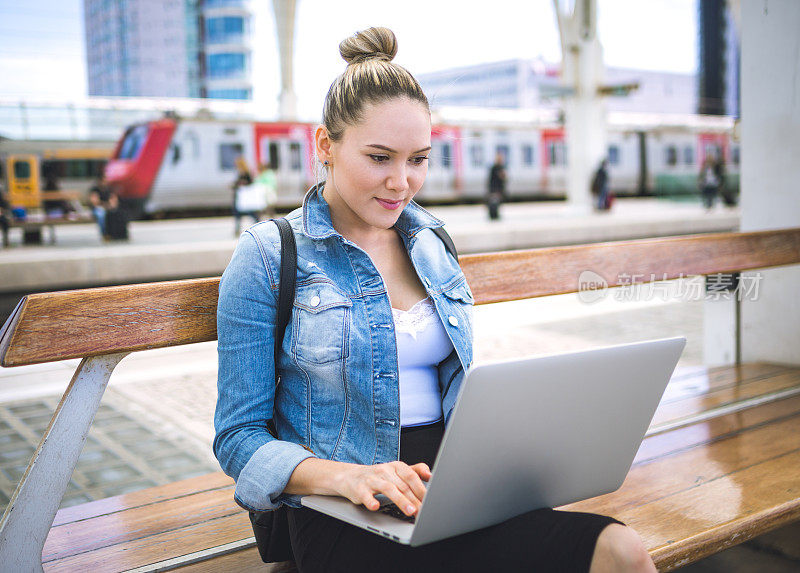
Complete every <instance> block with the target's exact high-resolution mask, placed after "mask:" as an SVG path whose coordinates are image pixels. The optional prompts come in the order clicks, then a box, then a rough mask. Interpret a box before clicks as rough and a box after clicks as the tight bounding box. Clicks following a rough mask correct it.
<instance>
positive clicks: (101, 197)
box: [89, 178, 111, 238]
mask: <svg viewBox="0 0 800 573" xmlns="http://www.w3.org/2000/svg"><path fill="white" fill-rule="evenodd" d="M110 199H111V192H110V191H109V189H108V185H106V184H105V181H103V179H102V178H100V179H97V180H96V181H95V182H94V184H93V185H92V186H91V187H90V188H89V205H90V206H91V207H92V215H94V220H95V221H97V227H98V228H99V229H100V236H101V237H103V238H105V236H106V210H107V209H108V206H109V204H108V203H109V200H110Z"/></svg>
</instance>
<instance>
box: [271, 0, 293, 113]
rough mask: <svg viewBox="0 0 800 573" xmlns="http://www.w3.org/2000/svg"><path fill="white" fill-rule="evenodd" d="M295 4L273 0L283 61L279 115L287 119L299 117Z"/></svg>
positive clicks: (279, 53) (284, 0)
mask: <svg viewBox="0 0 800 573" xmlns="http://www.w3.org/2000/svg"><path fill="white" fill-rule="evenodd" d="M295 4H296V2H295V0H272V8H273V10H274V12H275V28H276V29H277V32H278V56H279V58H280V62H281V93H280V95H279V96H278V117H279V118H280V119H285V120H296V119H297V94H295V92H294V27H295V26H294V25H295Z"/></svg>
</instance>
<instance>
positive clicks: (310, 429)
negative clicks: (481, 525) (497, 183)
mask: <svg viewBox="0 0 800 573" xmlns="http://www.w3.org/2000/svg"><path fill="white" fill-rule="evenodd" d="M339 49H340V52H341V54H342V57H343V58H344V59H345V60H346V61H347V62H348V66H347V69H346V70H345V72H344V73H343V74H342V75H341V76H340V77H339V78H337V79H336V80H335V81H334V83H333V85H332V86H331V88H330V90H329V92H328V95H327V98H326V101H325V108H324V111H323V116H324V117H323V124H322V125H321V126H320V127H319V128H318V129H317V131H316V136H315V138H316V155H317V158H318V159H319V161H320V162H321V163H322V164H323V165H324V169H325V171H326V180H325V183H324V185H317V186H315V187H314V188H312V189H311V190H310V191H309V193H308V194H307V195H306V197H305V199H304V202H303V206H302V208H301V209H298V210H296V211H295V212H293V213H291V214H290V215H289V216H288V217H287V218H288V220H289V222H290V223H291V226H292V228H293V230H294V233H295V236H296V240H297V290H296V295H295V304H294V308H293V313H292V314H293V316H292V321H291V322H290V326H289V328H287V333H286V336H285V337H284V340H283V342H282V352H281V355H280V358H279V360H278V364H277V365H275V364H273V358H272V356H273V354H272V353H273V342H274V341H273V338H272V336H273V335H272V329H273V325H274V320H275V308H276V301H277V289H278V284H279V283H278V279H279V261H280V247H279V241H278V232H277V230H276V227H275V225H274V224H273V223H269V222H265V223H261V224H258V225H255V226H253V227H251V228H250V229H248V230H247V231H246V232H245V233H244V234H243V235H242V237H241V239H240V241H239V245H238V246H237V248H236V252H235V253H234V256H233V258H232V260H231V263H230V265H229V266H228V268H227V270H226V271H225V274H224V275H223V278H222V281H221V283H220V298H219V307H218V320H217V322H218V334H219V401H218V404H217V412H216V418H215V423H216V428H217V437H216V439H215V441H214V451H215V454H216V455H217V458H218V459H219V461H220V464H221V465H222V467H223V469H224V470H225V471H226V473H228V474H229V475H231V476H232V477H233V478H234V479H235V480H236V493H235V495H236V500H237V502H238V503H239V504H240V505H242V506H244V507H246V508H248V509H251V510H261V511H263V510H269V509H273V508H275V507H277V506H278V505H280V504H287V505H288V506H290V507H291V508H292V509H290V511H289V531H290V536H291V540H292V547H293V550H294V554H295V558H296V560H297V564H298V567H299V569H300V571H372V570H376V569H380V570H382V571H384V570H385V571H394V570H397V571H407V570H412V569H413V570H417V571H426V570H435V571H447V570H472V569H474V568H483V570H531V569H533V568H534V567H536V568H537V569H536V570H542V571H544V570H548V567H549V568H550V569H551V570H569V571H579V570H589V568H590V566H591V570H592V571H603V570H606V571H612V570H613V571H655V569H654V568H653V565H652V562H651V561H650V559H649V556H648V555H647V552H646V551H645V550H644V547H643V545H642V543H641V541H640V540H639V538H638V536H637V535H636V534H635V533H633V532H632V531H630V530H629V529H628V528H626V527H624V526H622V525H621V524H619V523H618V522H615V521H614V520H612V519H610V518H606V517H601V516H593V515H588V514H577V513H566V512H554V511H552V510H549V509H546V510H539V511H535V512H531V513H529V514H525V515H523V516H519V517H517V518H514V519H512V520H509V521H508V522H506V523H503V524H500V525H497V526H493V527H489V528H486V529H483V530H480V531H477V532H473V533H469V534H466V535H462V536H459V537H456V538H452V539H448V540H444V541H440V542H436V543H432V544H429V545H426V546H423V547H417V548H411V547H408V546H403V545H399V544H396V543H394V542H391V541H388V540H385V539H383V538H381V537H378V536H376V535H373V534H371V533H368V532H364V531H362V530H360V529H357V528H355V527H352V526H350V525H347V524H345V523H343V522H341V521H338V520H336V519H333V518H331V517H328V516H325V515H322V514H320V513H317V512H314V511H312V510H309V509H306V508H302V507H301V506H300V504H299V496H301V495H304V494H329V495H339V496H343V497H346V498H348V499H350V500H351V501H352V502H353V503H356V504H363V505H364V506H366V507H367V508H368V509H370V510H377V509H378V505H379V504H378V501H377V500H376V499H375V495H376V494H384V495H386V496H387V497H389V498H390V499H391V500H392V501H394V502H395V503H396V504H397V505H398V506H399V507H400V508H401V509H402V510H403V511H404V512H405V513H406V514H407V515H413V514H415V513H416V512H417V510H418V509H419V507H420V505H421V503H422V498H423V496H424V493H425V490H424V485H423V481H424V480H427V479H429V478H430V475H431V472H430V466H431V465H432V463H433V459H434V456H435V454H436V450H437V448H438V444H439V441H440V440H441V438H442V434H443V429H444V423H446V421H447V419H448V417H449V415H450V413H451V411H452V408H453V406H454V404H455V401H456V396H457V395H458V389H459V387H460V384H461V381H462V379H463V376H464V371H465V369H466V368H467V367H468V366H469V364H470V362H471V361H472V322H471V304H472V302H473V299H472V294H471V293H470V291H469V287H468V286H467V284H466V282H465V280H464V275H463V273H462V272H461V269H460V268H459V267H458V264H457V263H456V261H455V260H454V259H453V258H452V257H451V256H450V255H449V254H448V253H447V252H446V250H445V247H444V245H443V243H442V242H441V240H440V239H439V237H437V236H436V235H435V233H434V232H433V231H432V230H431V229H433V228H435V227H438V226H441V225H442V222H441V221H439V220H438V219H436V218H435V217H433V216H432V215H430V214H429V213H428V212H427V211H425V210H424V209H422V208H421V207H419V206H418V205H417V204H415V203H413V202H412V198H413V197H414V195H415V194H416V193H417V192H418V191H419V189H420V188H421V187H422V183H423V181H424V180H425V175H426V173H427V159H428V154H429V152H430V149H431V140H430V137H431V120H430V110H429V107H428V102H427V99H426V98H425V95H424V94H423V92H422V90H421V89H420V87H419V84H418V83H417V82H416V80H415V79H414V78H413V77H412V76H411V75H410V74H409V73H408V72H407V71H406V70H405V69H403V68H401V67H400V66H397V65H396V64H392V63H391V60H392V58H393V57H394V55H395V53H396V50H397V48H396V41H395V37H394V34H392V32H391V31H389V30H387V29H385V28H370V29H369V30H366V31H363V32H359V33H358V34H356V35H355V36H353V37H351V38H348V39H346V40H344V41H343V42H342V44H341V45H340V47H339ZM276 366H277V368H278V371H279V372H280V373H281V377H280V383H279V385H278V386H277V388H274V387H273V386H274V368H275V367H276ZM269 419H273V420H274V422H275V425H276V429H277V435H278V436H279V439H277V438H274V437H273V436H272V435H270V434H269V433H268V432H267V429H266V422H267V420H269ZM487 419H489V417H487ZM598 538H599V539H598ZM595 546H596V547H595Z"/></svg>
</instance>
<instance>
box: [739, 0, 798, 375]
mask: <svg viewBox="0 0 800 573" xmlns="http://www.w3.org/2000/svg"><path fill="white" fill-rule="evenodd" d="M741 10H742V16H741V22H742V59H741V62H742V70H741V82H742V84H741V85H742V144H741V154H742V155H741V156H742V165H741V206H742V230H743V231H757V230H765V229H778V228H786V227H800V163H798V158H800V34H798V30H800V2H798V1H797V0H769V2H767V1H760V2H755V1H748V2H742V3H741ZM745 277H746V280H748V281H749V282H748V285H749V286H750V287H753V286H757V287H758V292H757V293H755V294H756V296H755V300H749V298H748V297H744V300H743V301H742V332H741V337H742V339H741V340H742V359H743V360H744V361H755V360H768V361H777V362H783V363H789V364H796V365H800V296H799V295H800V268H798V266H797V265H794V266H791V267H785V268H778V269H771V270H764V271H760V272H755V273H746V274H745Z"/></svg>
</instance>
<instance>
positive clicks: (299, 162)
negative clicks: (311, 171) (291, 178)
mask: <svg viewBox="0 0 800 573" xmlns="http://www.w3.org/2000/svg"><path fill="white" fill-rule="evenodd" d="M289 162H290V166H291V167H290V168H291V170H292V171H300V170H301V169H302V168H303V158H302V156H301V155H300V144H299V143H290V144H289Z"/></svg>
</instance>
